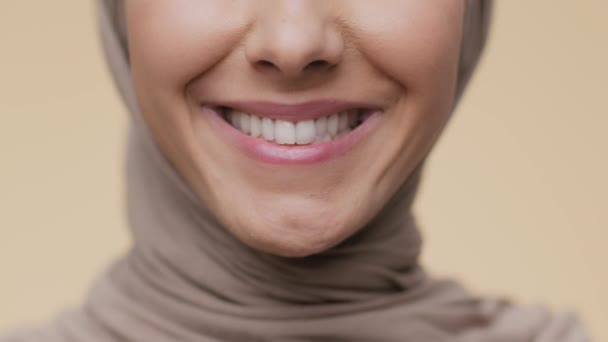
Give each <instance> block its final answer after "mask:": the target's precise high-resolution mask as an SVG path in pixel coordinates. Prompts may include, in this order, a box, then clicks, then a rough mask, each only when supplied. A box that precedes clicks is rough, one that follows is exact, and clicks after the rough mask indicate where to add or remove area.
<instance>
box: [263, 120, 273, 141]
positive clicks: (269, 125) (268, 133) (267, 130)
mask: <svg viewBox="0 0 608 342" xmlns="http://www.w3.org/2000/svg"><path fill="white" fill-rule="evenodd" d="M262 136H263V137H264V139H266V140H268V141H273V140H274V121H273V120H272V119H269V118H263V119H262Z"/></svg>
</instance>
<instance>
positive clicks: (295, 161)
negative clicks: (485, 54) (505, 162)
mask: <svg viewBox="0 0 608 342" xmlns="http://www.w3.org/2000/svg"><path fill="white" fill-rule="evenodd" d="M125 6H126V16H127V18H126V20H127V27H128V41H129V52H130V63H131V68H132V77H133V82H134V87H135V91H136V94H137V98H138V102H139V105H140V109H141V111H142V113H143V116H144V119H145V121H146V123H147V125H148V127H149V129H150V131H151V133H152V136H153V137H154V139H155V141H156V143H157V144H158V145H159V147H160V149H161V150H162V151H163V153H164V154H165V156H166V157H167V159H168V160H169V161H170V162H171V163H172V164H173V166H174V167H175V169H176V170H177V171H178V172H179V174H180V175H181V176H182V177H183V178H184V179H185V180H186V181H187V182H188V184H189V185H190V186H191V187H192V189H193V190H194V192H195V193H196V194H197V195H198V196H199V197H200V199H201V201H202V202H203V203H204V204H205V206H206V207H207V208H209V210H210V211H211V212H212V213H213V214H214V215H215V217H216V219H217V220H218V221H219V222H220V223H221V224H222V225H223V226H224V227H225V228H226V229H227V230H228V231H229V232H230V233H231V234H233V235H234V236H236V237H237V238H238V239H240V240H241V241H242V242H244V243H245V244H247V245H249V246H251V247H253V248H256V249H258V250H261V251H264V252H268V253H272V254H276V255H280V256H289V257H301V256H307V255H311V254H315V253H319V252H322V251H324V250H327V249H329V248H331V247H333V246H335V245H337V244H338V243H340V242H341V241H343V240H344V239H346V238H348V237H349V236H351V235H352V234H354V233H355V232H357V231H358V230H359V229H361V228H362V227H363V226H365V224H366V223H368V222H369V221H370V220H371V219H372V218H373V217H374V216H375V215H376V214H377V213H378V212H379V210H380V209H381V208H382V207H383V206H384V204H385V203H386V202H387V201H388V200H389V199H390V197H391V196H392V195H393V194H394V193H395V191H396V190H397V189H398V188H399V186H400V185H402V184H403V182H404V181H405V180H406V179H407V177H408V176H409V174H410V173H411V172H412V170H413V169H414V168H415V167H416V166H417V165H418V163H419V162H420V161H421V160H422V159H423V158H424V157H425V156H426V154H427V153H428V151H429V150H430V148H431V146H432V145H433V143H434V142H435V140H436V138H437V136H438V135H439V133H440V132H441V130H442V128H443V126H444V125H445V123H446V122H447V119H448V117H449V115H450V111H451V108H452V104H453V100H454V90H455V85H456V80H457V70H458V61H459V53H460V44H461V39H462V25H463V16H464V11H465V10H466V4H465V1H464V0H460V1H454V0H434V1H421V0H381V1H368V0H332V1H324V0H255V1H252V0H234V1H226V0H171V1H161V0H129V1H125Z"/></svg>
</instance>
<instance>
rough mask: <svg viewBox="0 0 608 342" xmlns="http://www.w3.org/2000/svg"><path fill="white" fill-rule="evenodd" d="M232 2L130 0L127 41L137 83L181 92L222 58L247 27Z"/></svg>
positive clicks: (232, 47)
mask: <svg viewBox="0 0 608 342" xmlns="http://www.w3.org/2000/svg"><path fill="white" fill-rule="evenodd" d="M236 3H237V2H234V1H225V0H207V1H199V0H171V1H154V0H130V1H128V2H127V3H126V15H127V28H128V40H129V50H130V59H131V68H132V74H133V77H134V79H135V82H136V83H137V84H138V85H142V86H145V87H147V88H148V90H150V91H152V92H154V93H156V94H158V93H159V92H172V93H183V92H184V89H185V88H186V86H187V84H188V83H189V82H191V81H192V80H193V79H194V78H196V77H197V76H199V75H201V74H202V73H204V72H205V71H206V70H208V69H209V68H211V67H212V66H213V65H215V64H216V63H217V62H218V61H220V60H221V59H222V58H223V57H224V56H225V55H226V54H228V53H229V52H230V51H231V50H233V49H234V46H235V45H236V44H237V43H238V41H239V40H240V37H241V33H242V31H243V29H244V28H245V27H246V25H243V19H242V18H245V15H244V11H243V9H242V8H241V9H238V8H236ZM233 7H234V8H233ZM226 13H231V15H230V16H226ZM239 15H240V16H239ZM150 88H152V89H150Z"/></svg>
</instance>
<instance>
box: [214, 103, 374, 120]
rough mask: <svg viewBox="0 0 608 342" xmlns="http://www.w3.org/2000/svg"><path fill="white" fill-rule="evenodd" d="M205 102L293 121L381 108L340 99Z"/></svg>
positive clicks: (252, 113)
mask: <svg viewBox="0 0 608 342" xmlns="http://www.w3.org/2000/svg"><path fill="white" fill-rule="evenodd" d="M205 104H206V105H209V106H218V107H229V108H231V109H234V110H238V111H241V112H245V113H247V114H251V115H257V116H259V117H266V118H270V119H274V120H283V121H291V122H296V121H304V120H314V119H318V118H320V117H323V116H329V115H332V114H335V113H340V112H344V111H348V110H353V109H364V110H366V111H376V110H381V108H380V107H379V106H376V105H370V104H367V103H358V102H349V101H338V100H333V101H332V100H320V101H311V102H304V103H299V104H281V103H272V102H264V101H224V102H208V103H205Z"/></svg>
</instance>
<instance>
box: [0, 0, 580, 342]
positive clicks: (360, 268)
mask: <svg viewBox="0 0 608 342" xmlns="http://www.w3.org/2000/svg"><path fill="white" fill-rule="evenodd" d="M121 5H122V1H121V0H99V1H98V14H99V20H100V26H101V37H102V42H103V47H104V50H105V53H106V57H107V61H108V63H109V66H110V69H111V71H112V75H113V77H114V80H115V83H116V85H117V87H118V89H119V91H120V94H121V95H122V98H123V99H124V102H125V103H126V105H127V107H128V109H129V111H130V112H131V114H132V115H131V124H130V131H129V138H128V153H127V170H126V172H127V205H128V221H129V226H130V228H131V233H132V236H133V245H132V247H131V249H130V250H129V252H128V254H127V255H125V256H124V257H121V258H119V259H118V260H116V261H115V262H114V263H112V264H111V265H110V266H109V267H108V269H107V270H106V271H105V272H103V273H102V274H101V275H100V276H99V278H98V279H97V280H96V281H95V282H94V284H93V286H92V288H91V289H90V291H89V293H88V295H87V298H86V300H85V302H84V304H83V305H82V307H79V308H76V309H71V310H68V311H65V312H63V313H61V314H60V315H58V316H57V317H56V318H55V319H54V320H53V321H51V322H49V323H48V324H47V325H46V326H41V327H38V328H29V329H23V330H21V331H18V332H16V333H15V334H13V335H10V336H7V337H5V338H0V341H1V342H33V341H36V342H40V341H45V342H68V341H70V342H71V341H74V342H75V341H78V342H111V341H117V342H118V341H146V342H175V341H196V342H202V341H239V342H244V341H247V342H254V341H284V342H295V341H349V342H350V341H400V342H403V341H412V342H437V341H467V342H469V341H471V342H473V341H488V342H499V341H504V342H506V341H509V342H524V341H526V342H527V341H530V342H532V341H534V342H583V341H589V339H588V337H586V335H585V332H584V330H583V329H582V327H581V325H580V323H579V322H578V320H577V318H576V317H575V316H573V315H571V314H552V313H550V312H548V311H546V310H545V309H543V308H539V307H529V308H523V307H517V306H515V305H514V304H512V303H510V302H508V301H506V300H503V299H498V298H482V297H477V296H474V295H472V294H470V293H469V292H468V291H467V290H466V289H464V288H463V287H462V286H460V285H459V284H457V283H456V282H454V281H451V280H440V279H435V278H433V277H432V276H430V275H428V274H427V273H426V272H425V271H424V269H423V268H422V267H421V266H420V264H419V262H418V257H419V255H420V251H421V246H422V241H421V236H420V233H419V230H418V228H417V225H416V220H415V217H414V215H413V213H412V203H413V200H414V197H415V194H416V190H417V187H418V184H419V182H420V177H421V170H422V165H423V163H421V164H420V165H419V166H418V167H417V168H416V170H415V171H414V172H412V174H411V175H410V176H409V178H408V179H407V180H406V181H405V183H404V184H403V185H402V186H401V187H400V188H399V189H398V191H397V192H396V193H395V195H394V196H393V197H392V198H391V199H390V200H389V201H388V202H387V203H386V205H385V206H384V207H383V209H382V210H381V211H380V212H379V213H378V214H377V215H376V216H375V217H374V218H373V219H372V220H371V221H370V222H369V223H368V224H367V225H366V226H365V227H363V228H362V229H361V230H360V231H359V232H358V233H356V234H355V235H353V236H351V237H350V238H348V239H347V240H346V241H344V242H343V243H341V244H339V245H338V246H336V247H334V248H331V249H330V250H327V251H325V252H323V253H320V254H317V255H313V256H310V257H305V258H282V257H278V256H273V255H269V254H265V253H262V252H259V251H256V250H254V249H252V248H249V247H248V246H246V245H244V244H243V243H241V242H240V241H238V240H237V239H236V238H235V237H233V236H232V235H230V234H229V233H228V232H227V230H226V229H224V228H223V227H222V226H221V225H220V223H219V222H218V221H217V220H216V219H215V218H214V216H213V215H212V213H210V212H209V211H208V209H207V208H206V207H205V205H204V203H201V201H200V200H199V199H198V198H197V196H196V195H195V194H194V193H193V192H192V190H191V189H190V187H189V186H188V184H187V183H186V182H185V181H184V180H183V179H182V178H181V177H180V175H179V174H178V173H177V172H176V170H175V169H174V168H173V167H172V165H171V164H170V163H169V162H168V161H167V159H166V158H165V157H164V156H163V154H162V153H161V151H160V149H159V148H158V146H157V145H156V144H155V142H154V140H153V139H152V137H151V134H150V132H149V131H148V129H147V127H146V125H145V123H144V121H143V119H142V117H141V113H140V111H139V109H138V105H137V103H136V100H135V96H134V93H133V88H132V84H131V80H130V73H129V62H128V61H129V58H128V50H127V42H126V38H125V25H124V16H123V13H122V6H121ZM491 7H492V1H491V0H467V11H466V15H465V16H466V17H465V26H464V39H463V42H462V53H461V60H460V67H459V80H458V88H457V94H456V96H457V98H460V96H461V95H462V92H463V91H464V89H465V86H466V84H467V82H468V80H469V78H470V77H471V75H472V73H473V70H474V69H475V66H476V64H477V62H478V60H479V57H480V55H481V51H482V49H483V47H484V44H485V41H486V37H487V32H488V26H489V22H490V13H491Z"/></svg>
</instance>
